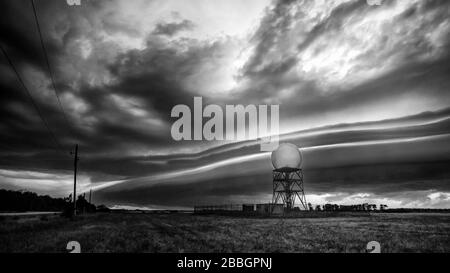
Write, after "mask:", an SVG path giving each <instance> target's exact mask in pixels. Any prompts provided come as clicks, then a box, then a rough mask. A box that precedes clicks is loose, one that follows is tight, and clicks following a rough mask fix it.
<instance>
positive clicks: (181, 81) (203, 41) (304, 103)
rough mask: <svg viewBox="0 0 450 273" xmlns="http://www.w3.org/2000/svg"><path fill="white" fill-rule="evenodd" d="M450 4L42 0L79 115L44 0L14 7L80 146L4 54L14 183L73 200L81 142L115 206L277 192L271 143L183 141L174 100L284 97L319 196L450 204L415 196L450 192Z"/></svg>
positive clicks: (287, 133) (29, 65)
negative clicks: (175, 130)
mask: <svg viewBox="0 0 450 273" xmlns="http://www.w3.org/2000/svg"><path fill="white" fill-rule="evenodd" d="M242 2H245V3H242ZM447 2H448V1H437V0H428V1H425V0H421V1H401V0H395V1H394V0H393V1H383V3H382V5H381V6H369V5H367V3H366V1H362V0H361V1H273V2H266V1H219V2H218V3H217V4H214V5H212V4H211V3H209V2H208V1H195V2H194V3H186V2H185V1H154V2H148V1H137V0H136V1H127V2H123V1H85V2H83V3H82V6H81V7H74V6H68V5H66V3H65V2H64V1H36V7H37V12H38V15H39V20H40V23H41V27H42V31H43V34H44V39H45V43H46V47H47V49H48V54H49V59H50V62H51V66H52V69H53V71H54V74H55V79H56V85H57V88H58V91H59V92H60V96H61V101H62V104H63V107H64V108H65V109H66V111H67V113H68V116H69V120H70V124H66V122H65V120H64V117H63V116H62V115H61V112H60V110H59V108H58V105H57V102H56V98H55V97H54V93H53V90H52V87H51V82H50V78H49V73H48V71H47V70H46V67H45V65H44V64H45V61H44V56H43V54H42V50H41V48H40V45H39V38H38V35H37V30H36V28H35V27H34V26H35V25H34V21H33V14H32V10H31V5H30V3H29V2H28V1H7V2H6V3H4V4H3V8H2V11H1V17H0V29H1V32H0V33H1V36H0V40H1V44H2V47H4V48H5V49H6V51H7V52H8V54H9V55H10V57H11V59H12V60H13V62H14V63H15V65H16V66H17V67H18V70H19V72H20V74H21V75H22V77H23V78H24V80H25V83H26V85H27V86H28V88H29V89H30V90H31V91H32V95H33V97H34V98H35V99H36V101H37V102H38V105H39V107H40V108H41V109H42V111H43V113H44V115H45V117H46V118H47V120H48V122H49V124H50V127H51V128H52V130H53V131H54V132H55V135H56V136H57V137H58V139H59V141H60V142H61V143H62V144H63V146H64V147H65V149H66V150H67V154H62V153H59V152H55V149H54V143H52V141H51V139H50V137H49V134H48V132H47V131H46V129H45V127H43V125H42V123H41V121H40V120H39V118H38V117H37V115H36V113H35V112H34V109H33V108H32V107H31V105H30V102H29V101H28V98H27V97H26V96H25V95H24V93H23V90H21V89H20V85H19V84H18V82H17V79H16V78H15V75H14V74H13V73H12V71H11V70H10V68H9V67H8V65H7V62H6V60H5V59H4V58H2V59H0V74H1V75H2V77H1V78H0V88H1V90H2V93H1V95H0V96H1V100H0V103H1V107H0V112H1V116H2V122H1V124H0V128H1V131H2V134H1V135H0V143H1V144H0V145H1V147H2V149H1V150H0V169H1V171H2V172H1V173H0V185H1V186H3V187H11V188H29V189H33V190H37V191H39V190H41V191H43V192H45V191H49V188H51V187H52V186H43V184H42V183H43V181H44V180H42V179H43V178H40V176H39V175H36V176H33V179H29V178H28V177H27V176H24V175H23V173H27V172H31V173H36V174H39V173H40V174H45V175H49V176H50V177H52V178H49V177H48V176H46V178H45V179H46V180H45V181H46V182H45V183H48V185H54V188H53V190H52V191H51V192H52V193H53V192H54V193H55V194H67V193H68V191H69V190H70V189H69V188H67V187H68V186H66V184H67V183H68V182H67V183H66V182H64V181H69V180H70V179H69V176H70V172H71V167H72V164H71V158H70V156H69V155H68V150H69V149H70V147H71V146H72V145H73V144H74V143H75V142H77V143H79V144H80V153H81V161H80V170H81V172H82V174H83V181H84V182H83V183H85V184H86V187H89V186H97V187H99V189H98V190H99V192H98V197H99V201H102V202H105V203H108V204H111V205H114V204H123V205H125V204H126V205H140V206H145V205H149V206H150V205H165V206H172V205H173V206H191V205H193V204H196V203H199V202H205V200H206V201H208V202H230V201H233V202H238V201H240V200H245V199H246V198H247V200H255V202H256V201H257V200H265V198H267V196H269V198H270V187H271V185H270V168H271V167H270V164H268V163H267V157H268V155H267V154H260V153H259V150H258V145H257V143H256V144H255V142H252V141H250V142H242V143H221V142H206V141H197V142H176V141H174V140H172V138H171V136H170V127H171V125H172V123H173V122H174V119H173V118H171V117H170V112H171V109H172V107H173V106H175V105H177V104H186V105H189V106H192V104H193V97H194V96H202V97H203V102H204V104H217V105H220V106H223V105H225V104H244V105H247V104H257V105H258V104H280V123H281V124H280V125H281V131H282V133H283V134H284V136H283V139H284V141H286V142H293V143H296V144H297V145H299V146H300V147H302V148H304V150H303V151H304V157H305V166H303V167H304V169H305V175H306V177H307V178H308V183H309V184H308V187H309V191H310V193H311V194H312V195H311V198H313V195H314V194H315V195H316V196H322V197H323V196H324V194H331V195H332V196H336V198H341V200H342V201H343V202H344V201H345V200H348V198H349V197H348V196H353V195H355V194H360V193H365V194H369V195H370V194H372V195H373V196H372V198H374V199H377V200H383V198H388V199H389V200H391V201H390V202H391V203H392V204H413V205H416V206H418V205H420V204H422V205H424V206H426V205H427V204H431V205H433V206H437V205H436V204H439V205H442V206H450V202H449V201H448V198H447V197H445V198H443V199H442V198H441V199H442V200H443V201H442V202H437V201H436V202H434V201H433V202H434V203H430V202H428V201H427V202H428V203H427V202H425V201H424V202H416V203H414V202H413V201H414V197H413V196H415V194H416V193H417V194H419V193H420V196H421V198H425V199H423V200H428V199H426V198H428V197H427V196H430V195H431V196H432V197H433V198H434V197H436V196H446V194H447V192H450V190H449V189H448V186H447V184H448V172H447V171H446V169H445V167H444V166H445V164H447V162H448V160H449V158H448V156H447V154H449V153H448V149H450V147H449V144H448V143H450V142H449V139H448V134H449V132H448V129H447V128H449V126H448V123H449V121H448V118H449V111H448V107H449V106H450V93H449V92H448V90H449V88H450V79H449V78H448V75H449V74H450V56H449V37H450V35H449V34H450V20H449V18H450V16H449V15H450V4H449V3H447ZM67 125H68V126H69V127H70V128H67ZM33 181H36V182H33ZM52 183H53V184H52ZM66 188H67V190H66ZM393 192H395V193H396V196H397V197H396V196H393V195H392V193H393ZM433 194H434V195H433ZM439 194H441V195H439ZM163 196H165V197H167V198H162V197H163ZM408 196H409V197H408ZM322 197H320V198H322ZM345 198H347V199H345ZM396 198H397V199H396ZM408 198H410V199H408ZM436 198H437V197H436ZM419 199H420V198H419ZM438 199H439V198H438ZM441 199H439V200H441ZM317 200H319V199H317ZM320 200H323V199H320ZM399 200H410V201H411V200H412V201H411V202H409V201H408V202H409V203H408V202H407V201H405V202H406V203H401V202H403V201H399ZM420 200H422V199H420ZM433 200H434V199H433ZM396 202H397V203H396ZM445 202H447V203H445ZM443 204H444V205H443Z"/></svg>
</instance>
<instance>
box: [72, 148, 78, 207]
mask: <svg viewBox="0 0 450 273" xmlns="http://www.w3.org/2000/svg"><path fill="white" fill-rule="evenodd" d="M71 154H73V153H71ZM78 160H79V158H78V144H75V157H74V159H73V215H77V165H78Z"/></svg>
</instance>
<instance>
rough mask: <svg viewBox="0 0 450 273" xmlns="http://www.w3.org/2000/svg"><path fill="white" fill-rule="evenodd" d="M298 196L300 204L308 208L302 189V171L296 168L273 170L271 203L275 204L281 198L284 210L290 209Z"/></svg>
mask: <svg viewBox="0 0 450 273" xmlns="http://www.w3.org/2000/svg"><path fill="white" fill-rule="evenodd" d="M296 197H298V199H299V200H300V203H301V205H302V206H303V208H304V209H305V210H308V207H307V203H306V197H305V192H304V189H303V172H302V169H297V168H281V169H275V170H273V197H272V203H273V204H277V203H278V201H279V200H280V199H281V200H282V201H283V204H284V206H285V208H286V210H288V211H289V210H292V209H293V208H294V205H295V199H296Z"/></svg>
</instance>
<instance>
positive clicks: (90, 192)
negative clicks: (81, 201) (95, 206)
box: [89, 189, 92, 204]
mask: <svg viewBox="0 0 450 273" xmlns="http://www.w3.org/2000/svg"><path fill="white" fill-rule="evenodd" d="M91 197H92V189H90V190H89V204H92V203H91V200H92V199H91Z"/></svg>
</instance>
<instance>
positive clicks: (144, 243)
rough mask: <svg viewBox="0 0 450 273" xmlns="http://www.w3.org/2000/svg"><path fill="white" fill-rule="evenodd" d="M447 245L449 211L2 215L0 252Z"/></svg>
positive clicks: (431, 248)
mask: <svg viewBox="0 0 450 273" xmlns="http://www.w3.org/2000/svg"><path fill="white" fill-rule="evenodd" d="M72 240H74V241H78V242H80V244H81V249H82V252H365V247H366V244H367V243H368V242H369V241H378V242H380V244H381V251H382V252H450V214H437V213H434V214H433V213H416V214H412V213H406V214H374V215H372V216H370V217H331V218H310V219H308V218H302V219H263V218H234V217H226V216H198V215H189V214H167V215H156V214H119V213H111V214H95V215H87V216H80V217H78V218H77V219H76V220H67V219H63V218H60V217H58V216H48V217H46V219H40V218H39V217H34V218H28V219H27V220H26V221H24V220H23V219H13V218H11V217H9V218H8V217H6V218H3V219H2V220H1V221H0V252H67V250H66V249H65V248H66V244H67V242H69V241H72Z"/></svg>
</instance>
